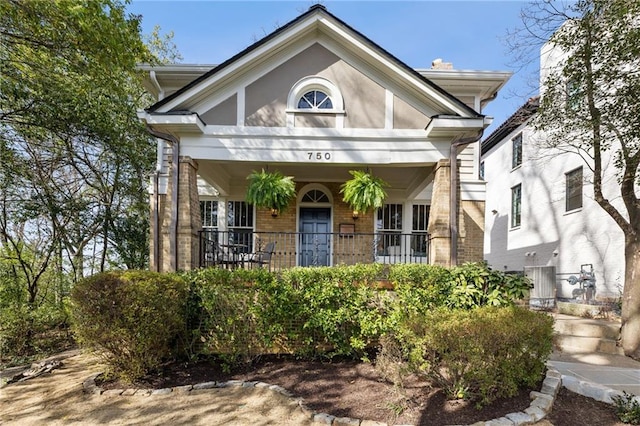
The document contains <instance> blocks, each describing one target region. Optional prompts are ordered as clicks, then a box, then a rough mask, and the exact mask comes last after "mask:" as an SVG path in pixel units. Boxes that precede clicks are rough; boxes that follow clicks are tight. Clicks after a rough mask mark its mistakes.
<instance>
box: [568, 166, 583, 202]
mask: <svg viewBox="0 0 640 426" xmlns="http://www.w3.org/2000/svg"><path fill="white" fill-rule="evenodd" d="M565 177H566V195H565V198H566V200H567V205H566V211H571V210H575V209H579V208H581V207H582V167H580V168H577V169H575V170H572V171H570V172H569V173H567V174H566V175H565Z"/></svg>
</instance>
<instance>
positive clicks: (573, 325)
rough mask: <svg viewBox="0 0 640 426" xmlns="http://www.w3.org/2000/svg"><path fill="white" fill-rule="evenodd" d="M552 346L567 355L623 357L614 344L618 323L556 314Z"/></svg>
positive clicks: (619, 348)
mask: <svg viewBox="0 0 640 426" xmlns="http://www.w3.org/2000/svg"><path fill="white" fill-rule="evenodd" d="M554 317H555V323H554V331H555V336H554V345H555V347H556V348H557V349H558V350H560V351H562V352H564V353H568V354H585V353H605V354H612V355H623V351H622V348H621V347H618V346H617V344H616V342H617V340H618V338H619V337H620V323H619V322H615V321H607V320H600V319H590V318H582V317H577V316H571V315H564V314H556V315H554Z"/></svg>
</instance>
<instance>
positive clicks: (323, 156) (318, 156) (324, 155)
mask: <svg viewBox="0 0 640 426" xmlns="http://www.w3.org/2000/svg"><path fill="white" fill-rule="evenodd" d="M307 157H308V159H309V160H310V161H329V160H331V153H330V152H307Z"/></svg>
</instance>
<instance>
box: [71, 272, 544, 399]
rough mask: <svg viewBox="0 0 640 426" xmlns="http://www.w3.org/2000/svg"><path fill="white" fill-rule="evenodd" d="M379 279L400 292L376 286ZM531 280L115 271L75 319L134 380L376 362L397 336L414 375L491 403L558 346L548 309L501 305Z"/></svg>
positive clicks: (89, 292)
mask: <svg viewBox="0 0 640 426" xmlns="http://www.w3.org/2000/svg"><path fill="white" fill-rule="evenodd" d="M381 280H383V281H384V280H388V281H390V282H391V283H392V284H393V287H394V289H395V291H386V290H376V289H375V287H376V286H375V285H373V284H374V283H377V282H379V281H381ZM529 287H530V283H529V282H528V281H527V280H526V279H524V278H522V277H511V276H506V275H504V274H502V273H499V272H495V271H492V270H490V269H488V268H487V267H486V266H485V265H481V264H468V265H464V266H461V267H459V268H453V269H451V270H448V269H445V268H441V267H436V266H429V265H393V266H391V267H390V268H389V267H387V269H385V267H383V266H382V265H375V264H374V265H356V266H339V267H322V268H292V269H289V270H285V271H282V272H280V273H279V274H274V273H269V272H267V271H265V270H261V269H256V270H237V271H228V270H223V269H202V270H196V271H191V272H186V273H182V274H162V275H161V274H155V273H149V272H139V271H130V272H119V273H115V272H114V273H105V274H100V275H96V276H94V277H91V278H89V279H87V280H85V281H83V282H81V283H79V284H78V285H77V286H76V287H75V288H74V289H73V292H72V317H73V323H74V330H75V332H76V335H77V336H78V339H79V340H80V342H81V343H84V344H85V345H86V346H89V347H91V348H94V349H97V350H99V351H100V352H101V353H103V354H104V355H105V357H106V359H107V362H108V364H109V365H110V366H111V367H112V370H113V372H114V373H116V374H119V375H120V376H121V377H124V378H128V379H135V378H137V377H140V376H141V375H143V374H145V373H146V372H148V371H150V370H152V369H154V368H157V367H158V366H159V365H160V364H161V363H162V362H163V361H165V360H167V359H171V358H174V359H175V358H178V357H183V358H184V357H186V358H189V357H197V356H201V355H207V356H210V355H215V356H217V357H219V358H221V359H222V360H223V361H224V362H225V363H228V364H231V363H235V362H241V361H247V360H250V359H252V358H253V357H255V356H257V355H260V354H264V353H274V352H275V353H288V354H293V355H296V356H298V357H306V358H309V357H319V356H323V357H332V356H336V355H341V356H349V357H354V358H366V356H367V353H368V352H369V350H371V349H375V348H382V350H381V353H383V354H384V353H390V351H391V349H392V348H391V347H390V346H389V345H391V344H393V345H396V346H397V347H398V350H397V351H396V352H397V353H398V354H399V355H398V356H399V358H400V359H399V364H398V365H404V366H405V368H406V371H412V372H417V373H419V374H423V375H425V376H428V377H429V379H430V380H435V381H437V382H439V383H440V384H441V385H443V386H445V387H447V389H452V390H451V392H452V393H456V392H457V393H460V392H463V391H464V392H463V393H467V394H468V395H471V396H479V397H480V398H481V400H483V401H487V400H488V395H491V394H494V395H497V394H500V393H499V392H503V391H504V392H510V391H511V389H513V388H514V386H516V387H517V386H518V385H520V384H528V383H529V382H530V380H531V377H539V376H540V374H541V372H542V370H543V369H544V361H545V360H546V356H547V355H548V354H549V353H550V348H551V346H550V345H551V343H550V342H551V328H552V327H551V325H550V324H551V323H550V320H549V321H547V320H546V317H545V316H544V314H537V313H533V312H528V311H525V310H522V309H515V308H507V309H504V308H500V309H499V308H498V307H507V306H511V305H512V304H513V300H514V299H518V298H521V297H522V296H523V295H524V294H525V293H526V291H527V290H528V288H529ZM486 306H493V308H492V309H489V308H483V307H486ZM479 308H482V309H479ZM498 333H503V334H500V336H501V337H500V338H496V336H498ZM498 341H499V342H498ZM385 342H386V347H385ZM463 366H466V369H464V368H462V367H463ZM496 369H497V372H496ZM489 371H491V373H489ZM483 372H484V373H483ZM492 377H493V379H492ZM447 380H448V381H450V383H449V384H447V383H446V382H447ZM497 389H499V390H500V391H499V392H498V393H496V392H497V391H496V390H497Z"/></svg>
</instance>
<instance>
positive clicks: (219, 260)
mask: <svg viewBox="0 0 640 426" xmlns="http://www.w3.org/2000/svg"><path fill="white" fill-rule="evenodd" d="M237 263H238V262H237V260H235V259H234V258H233V255H232V254H231V253H229V250H228V249H227V247H222V246H221V245H220V243H218V242H217V241H216V242H215V259H214V264H215V265H218V266H222V267H225V268H229V267H233V266H236V264H237Z"/></svg>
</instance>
